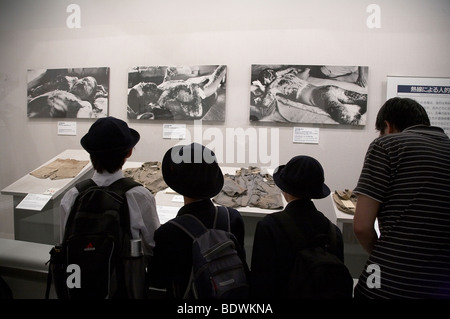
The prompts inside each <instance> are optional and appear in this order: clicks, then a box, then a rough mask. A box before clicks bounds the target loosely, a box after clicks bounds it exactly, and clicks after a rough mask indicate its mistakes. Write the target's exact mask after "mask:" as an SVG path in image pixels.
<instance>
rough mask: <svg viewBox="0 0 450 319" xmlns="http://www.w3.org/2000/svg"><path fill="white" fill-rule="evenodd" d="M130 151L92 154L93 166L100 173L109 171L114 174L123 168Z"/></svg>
mask: <svg viewBox="0 0 450 319" xmlns="http://www.w3.org/2000/svg"><path fill="white" fill-rule="evenodd" d="M128 152H129V151H126V152H121V153H110V152H105V153H101V154H90V157H91V162H92V166H93V167H94V169H95V170H96V171H97V172H99V173H103V172H104V171H107V172H109V173H111V174H112V173H114V172H117V171H118V170H119V169H121V168H122V166H123V164H124V163H125V159H126V157H127V155H128Z"/></svg>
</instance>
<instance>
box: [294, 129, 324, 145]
mask: <svg viewBox="0 0 450 319" xmlns="http://www.w3.org/2000/svg"><path fill="white" fill-rule="evenodd" d="M293 142H294V143H305V144H319V129H318V128H306V127H294V129H293Z"/></svg>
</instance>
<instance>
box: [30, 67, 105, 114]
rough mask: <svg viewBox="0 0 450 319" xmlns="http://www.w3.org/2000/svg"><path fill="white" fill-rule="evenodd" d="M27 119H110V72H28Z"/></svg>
mask: <svg viewBox="0 0 450 319" xmlns="http://www.w3.org/2000/svg"><path fill="white" fill-rule="evenodd" d="M27 94H28V108H27V115H28V117H30V118H34V117H39V118H42V117H56V118H100V117H105V116H107V115H108V96H109V68H107V67H100V68H70V69H33V70H28V93H27Z"/></svg>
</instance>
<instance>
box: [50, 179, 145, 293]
mask: <svg viewBox="0 0 450 319" xmlns="http://www.w3.org/2000/svg"><path fill="white" fill-rule="evenodd" d="M139 185H141V184H139V183H137V182H136V181H134V180H133V179H131V178H121V179H119V180H117V181H116V182H114V183H112V184H111V185H110V186H97V184H95V182H94V181H93V180H92V179H88V180H84V181H81V182H79V183H77V184H76V185H75V186H76V188H77V189H78V191H79V195H78V197H77V198H76V200H75V203H74V205H73V207H72V210H71V212H70V214H69V217H68V219H67V223H66V226H65V232H64V238H63V240H62V243H61V245H58V246H55V247H53V248H52V250H51V251H50V255H51V257H50V261H49V262H50V266H49V277H48V281H47V291H46V298H48V295H49V289H50V288H49V285H51V282H52V280H53V282H54V284H55V291H56V294H57V297H58V299H105V298H106V299H109V298H141V297H144V294H145V292H144V291H143V290H144V284H143V285H142V289H141V288H139V289H137V290H136V287H130V284H131V281H130V280H131V279H130V278H129V276H131V275H133V276H137V277H139V278H141V279H144V281H145V264H144V261H143V258H142V257H141V256H140V255H139V256H136V257H133V256H131V251H130V249H131V248H130V245H131V230H130V217H129V211H128V204H127V201H126V196H125V192H126V191H128V190H129V189H130V188H132V187H135V186H139ZM73 265H75V266H78V267H79V268H73ZM69 266H70V267H69ZM68 267H69V268H68ZM130 268H136V269H139V271H138V272H137V273H133V274H130ZM136 269H134V270H135V271H136ZM77 270H78V272H79V275H80V276H79V277H76V272H77ZM142 272H144V274H142ZM77 281H78V284H80V285H78V286H77V285H76V284H77Z"/></svg>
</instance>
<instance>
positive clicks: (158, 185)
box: [123, 162, 168, 194]
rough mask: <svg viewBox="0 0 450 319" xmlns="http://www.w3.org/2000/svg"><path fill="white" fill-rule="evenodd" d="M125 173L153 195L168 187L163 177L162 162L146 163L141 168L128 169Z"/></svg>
mask: <svg viewBox="0 0 450 319" xmlns="http://www.w3.org/2000/svg"><path fill="white" fill-rule="evenodd" d="M123 173H124V176H125V177H131V178H132V179H134V180H135V181H137V182H139V183H141V184H142V185H144V186H145V187H147V188H148V189H149V190H150V191H151V192H152V194H156V193H157V192H159V191H161V190H163V189H166V188H167V187H168V186H167V184H166V183H165V182H164V179H163V176H162V171H161V162H145V163H143V164H142V165H141V166H140V167H136V168H126V169H124V170H123Z"/></svg>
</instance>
